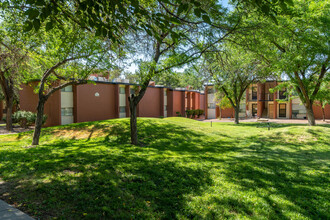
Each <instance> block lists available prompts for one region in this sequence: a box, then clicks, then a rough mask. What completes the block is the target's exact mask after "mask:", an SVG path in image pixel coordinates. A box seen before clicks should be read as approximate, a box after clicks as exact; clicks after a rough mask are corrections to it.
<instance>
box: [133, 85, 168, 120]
mask: <svg viewBox="0 0 330 220" xmlns="http://www.w3.org/2000/svg"><path fill="white" fill-rule="evenodd" d="M159 93H160V88H152V87H149V88H148V89H147V91H146V93H145V94H144V96H143V98H142V99H141V101H140V103H139V117H160V114H159V113H160V105H161V102H160V98H159V97H160V94H159ZM162 104H163V103H162Z"/></svg>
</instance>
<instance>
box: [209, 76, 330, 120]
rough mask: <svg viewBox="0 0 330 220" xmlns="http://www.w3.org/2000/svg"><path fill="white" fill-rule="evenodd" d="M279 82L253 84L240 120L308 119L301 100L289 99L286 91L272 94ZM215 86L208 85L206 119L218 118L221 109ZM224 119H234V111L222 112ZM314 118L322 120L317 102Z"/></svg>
mask: <svg viewBox="0 0 330 220" xmlns="http://www.w3.org/2000/svg"><path fill="white" fill-rule="evenodd" d="M280 83H281V82H278V81H266V82H265V83H257V84H252V85H250V86H249V88H248V89H247V90H246V96H245V99H244V100H243V101H242V102H241V106H240V112H239V117H240V118H271V119H281V118H283V119H285V118H286V119H307V114H306V109H305V107H304V106H303V105H302V103H301V101H300V99H299V98H295V99H289V98H288V97H287V93H286V89H285V88H284V89H282V90H280V91H275V92H274V93H272V92H271V89H273V88H274V87H276V86H277V85H279V84H280ZM215 92H216V91H215V89H214V85H206V87H205V97H206V98H205V99H206V103H207V109H206V112H207V114H206V118H208V119H212V118H218V117H219V116H220V113H219V112H220V109H219V107H218V106H217V105H216V103H217V100H215V98H214V94H215ZM221 111H222V112H221V117H222V118H233V117H234V109H233V108H228V109H224V110H221ZM313 111H314V116H315V118H316V119H322V109H321V106H320V105H319V104H318V103H317V102H315V104H314V105H313ZM325 118H326V119H330V105H327V106H326V107H325Z"/></svg>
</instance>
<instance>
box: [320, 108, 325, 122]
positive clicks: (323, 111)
mask: <svg viewBox="0 0 330 220" xmlns="http://www.w3.org/2000/svg"><path fill="white" fill-rule="evenodd" d="M321 108H322V118H323V121H325V110H324V107H322V106H321Z"/></svg>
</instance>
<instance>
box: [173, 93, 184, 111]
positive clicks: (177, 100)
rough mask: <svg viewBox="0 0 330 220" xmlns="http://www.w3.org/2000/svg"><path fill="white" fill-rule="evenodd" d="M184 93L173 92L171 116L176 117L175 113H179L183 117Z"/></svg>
mask: <svg viewBox="0 0 330 220" xmlns="http://www.w3.org/2000/svg"><path fill="white" fill-rule="evenodd" d="M182 96H184V91H173V116H177V114H176V112H180V113H181V115H184V111H183V109H184V99H182Z"/></svg>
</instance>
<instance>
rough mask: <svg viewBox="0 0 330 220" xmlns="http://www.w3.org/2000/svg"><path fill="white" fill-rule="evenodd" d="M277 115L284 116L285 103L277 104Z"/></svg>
mask: <svg viewBox="0 0 330 220" xmlns="http://www.w3.org/2000/svg"><path fill="white" fill-rule="evenodd" d="M278 116H279V117H286V104H279V114H278Z"/></svg>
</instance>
